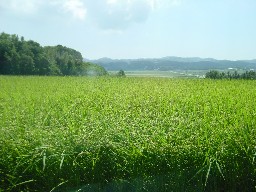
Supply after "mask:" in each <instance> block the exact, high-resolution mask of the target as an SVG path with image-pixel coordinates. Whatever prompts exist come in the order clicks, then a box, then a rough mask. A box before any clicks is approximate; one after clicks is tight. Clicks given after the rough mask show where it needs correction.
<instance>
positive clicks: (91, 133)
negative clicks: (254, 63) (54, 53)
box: [0, 76, 256, 192]
mask: <svg viewBox="0 0 256 192" xmlns="http://www.w3.org/2000/svg"><path fill="white" fill-rule="evenodd" d="M255 104H256V81H242V80H239V81H236V80H234V81H233V80H232V81H228V80H218V81H214V80H206V79H168V78H145V77H144V78H134V77H133V78H132V77H129V78H111V77H103V78H86V77H14V76H13V77H11V76H0V191H175V192H176V191H182V192H183V191H216V192H217V191H232V192H233V191H239V192H240V191H248V192H249V191H255V190H256V188H255V186H256V159H255V158H256V107H255Z"/></svg>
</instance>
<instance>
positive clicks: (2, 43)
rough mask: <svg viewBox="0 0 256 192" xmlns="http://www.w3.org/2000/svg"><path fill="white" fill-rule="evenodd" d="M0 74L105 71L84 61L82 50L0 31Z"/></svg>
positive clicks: (70, 73) (69, 73) (71, 73)
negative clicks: (40, 42)
mask: <svg viewBox="0 0 256 192" xmlns="http://www.w3.org/2000/svg"><path fill="white" fill-rule="evenodd" d="M0 74H2V75H61V76H62V75H74V76H76V75H106V74H107V72H106V70H105V69H104V68H103V67H101V66H99V65H96V64H93V63H89V62H84V61H83V57H82V54H81V53H80V52H78V51H76V50H74V49H71V48H68V47H65V46H62V45H57V46H46V47H42V46H41V45H40V44H39V43H37V42H35V41H32V40H29V41H26V40H25V39H24V37H21V38H19V36H18V35H10V34H7V33H1V34H0Z"/></svg>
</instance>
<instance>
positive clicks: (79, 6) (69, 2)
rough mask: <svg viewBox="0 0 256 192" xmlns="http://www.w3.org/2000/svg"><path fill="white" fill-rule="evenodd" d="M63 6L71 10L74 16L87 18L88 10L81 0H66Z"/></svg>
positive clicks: (66, 9) (81, 18)
mask: <svg viewBox="0 0 256 192" xmlns="http://www.w3.org/2000/svg"><path fill="white" fill-rule="evenodd" d="M63 8H64V10H65V11H67V12H70V13H71V14H72V15H73V17H74V18H77V19H80V20H84V19H85V16H86V12H87V10H86V8H85V6H84V4H83V2H82V1H81V0H66V1H65V2H64V4H63Z"/></svg>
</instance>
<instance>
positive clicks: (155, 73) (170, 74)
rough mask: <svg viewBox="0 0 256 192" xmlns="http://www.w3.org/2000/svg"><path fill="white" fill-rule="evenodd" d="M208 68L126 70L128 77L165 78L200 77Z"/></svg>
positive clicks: (114, 72) (111, 72)
mask: <svg viewBox="0 0 256 192" xmlns="http://www.w3.org/2000/svg"><path fill="white" fill-rule="evenodd" d="M117 72H118V71H109V73H110V74H116V73H117ZM206 72H208V70H186V71H182V70H175V71H159V70H145V71H125V74H126V76H127V77H163V78H190V79H191V78H200V77H203V76H204V75H205V73H206Z"/></svg>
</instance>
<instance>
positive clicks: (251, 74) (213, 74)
mask: <svg viewBox="0 0 256 192" xmlns="http://www.w3.org/2000/svg"><path fill="white" fill-rule="evenodd" d="M205 78H209V79H256V71H253V70H250V71H246V72H244V73H241V74H239V73H238V72H237V71H234V72H233V73H231V72H229V71H228V72H226V73H225V72H219V71H216V70H211V71H209V72H207V73H206V74H205Z"/></svg>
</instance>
